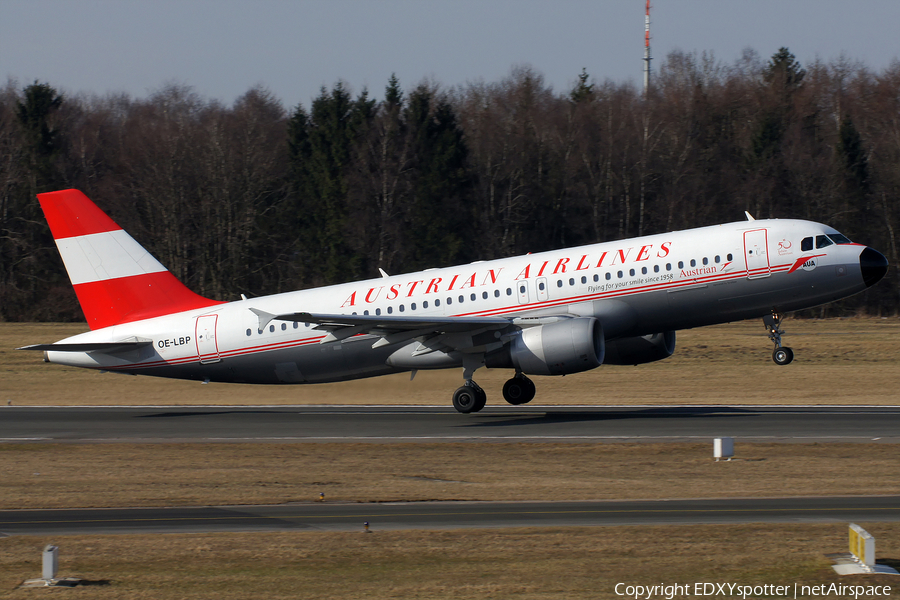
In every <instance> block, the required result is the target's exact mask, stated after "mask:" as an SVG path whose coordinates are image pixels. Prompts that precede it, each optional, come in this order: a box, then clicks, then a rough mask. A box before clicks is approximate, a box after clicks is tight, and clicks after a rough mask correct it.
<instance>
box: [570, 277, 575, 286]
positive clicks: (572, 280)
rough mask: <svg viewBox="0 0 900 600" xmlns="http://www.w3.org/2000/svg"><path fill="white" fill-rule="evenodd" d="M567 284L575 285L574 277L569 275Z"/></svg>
mask: <svg viewBox="0 0 900 600" xmlns="http://www.w3.org/2000/svg"><path fill="white" fill-rule="evenodd" d="M569 285H575V278H574V277H569Z"/></svg>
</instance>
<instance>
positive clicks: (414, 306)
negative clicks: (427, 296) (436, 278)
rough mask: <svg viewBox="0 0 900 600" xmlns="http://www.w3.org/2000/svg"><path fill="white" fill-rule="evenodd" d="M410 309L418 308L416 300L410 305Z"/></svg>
mask: <svg viewBox="0 0 900 600" xmlns="http://www.w3.org/2000/svg"><path fill="white" fill-rule="evenodd" d="M409 310H416V303H415V302H413V303H412V304H410V305H409Z"/></svg>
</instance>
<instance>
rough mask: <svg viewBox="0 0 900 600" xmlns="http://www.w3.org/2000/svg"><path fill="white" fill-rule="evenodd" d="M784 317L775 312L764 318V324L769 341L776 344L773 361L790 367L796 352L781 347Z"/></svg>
mask: <svg viewBox="0 0 900 600" xmlns="http://www.w3.org/2000/svg"><path fill="white" fill-rule="evenodd" d="M781 318H782V315H781V314H779V313H776V312H773V313H772V314H771V315H766V316H765V317H763V324H764V325H765V326H766V330H767V331H768V332H769V339H770V340H772V342H773V343H774V344H775V350H774V351H773V352H772V360H773V361H774V362H775V364H776V365H782V366H783V365H789V364H791V361H793V360H794V351H793V350H791V349H790V348H788V347H786V346H782V345H781V336H782V335H783V334H784V330H783V329H782V328H781Z"/></svg>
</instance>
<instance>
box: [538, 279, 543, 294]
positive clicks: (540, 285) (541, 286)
mask: <svg viewBox="0 0 900 600" xmlns="http://www.w3.org/2000/svg"><path fill="white" fill-rule="evenodd" d="M538 288H540V290H541V291H542V292H543V291H544V282H543V281H542V282H541V283H540V284H538Z"/></svg>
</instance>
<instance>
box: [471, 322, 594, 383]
mask: <svg viewBox="0 0 900 600" xmlns="http://www.w3.org/2000/svg"><path fill="white" fill-rule="evenodd" d="M603 351H604V341H603V327H602V326H601V325H600V322H599V321H598V320H597V319H595V318H593V317H579V318H573V319H564V320H562V321H556V322H555V323H547V324H544V325H535V326H534V327H526V328H524V329H522V331H521V332H520V333H519V334H518V335H516V336H515V337H514V338H513V339H512V341H511V342H510V343H509V344H508V345H506V346H504V347H503V349H502V350H498V351H496V352H494V353H491V354H488V355H487V356H486V357H485V365H486V366H488V367H499V368H515V369H517V370H519V371H521V372H522V373H526V374H528V375H567V374H569V373H580V372H581V371H587V370H589V369H594V368H596V367H599V366H600V365H601V364H602V363H603Z"/></svg>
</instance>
